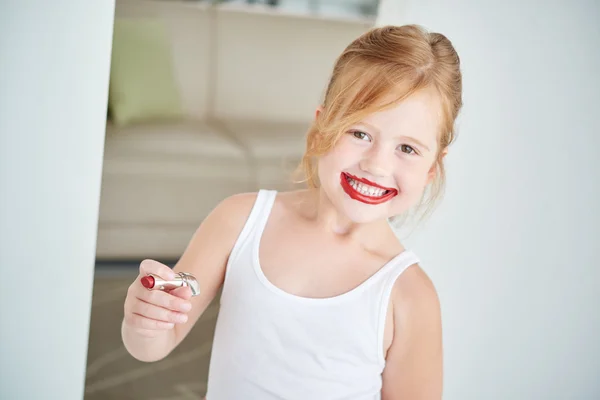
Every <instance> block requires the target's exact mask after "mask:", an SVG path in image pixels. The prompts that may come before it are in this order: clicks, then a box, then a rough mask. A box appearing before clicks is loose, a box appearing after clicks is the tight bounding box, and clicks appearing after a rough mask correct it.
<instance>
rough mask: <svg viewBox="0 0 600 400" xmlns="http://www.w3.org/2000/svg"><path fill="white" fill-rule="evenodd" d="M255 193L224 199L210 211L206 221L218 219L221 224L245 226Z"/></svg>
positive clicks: (256, 194)
mask: <svg viewBox="0 0 600 400" xmlns="http://www.w3.org/2000/svg"><path fill="white" fill-rule="evenodd" d="M257 196H258V193H257V192H247V193H238V194H234V195H231V196H229V197H226V198H225V199H223V200H221V202H220V203H219V204H217V206H216V207H215V208H214V209H213V210H212V211H211V213H210V214H209V216H208V217H207V219H208V218H209V217H210V218H211V219H215V217H218V219H219V221H220V222H221V223H226V224H227V225H230V226H239V225H240V224H242V225H243V224H245V222H246V220H247V219H248V216H249V215H250V212H251V211H252V208H253V207H254V203H255V202H256V198H257Z"/></svg>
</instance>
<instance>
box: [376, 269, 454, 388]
mask: <svg viewBox="0 0 600 400" xmlns="http://www.w3.org/2000/svg"><path fill="white" fill-rule="evenodd" d="M391 301H392V307H393V310H394V311H393V318H394V336H393V340H392V344H391V346H390V348H389V350H388V352H387V359H386V367H385V369H384V371H383V388H382V391H381V395H382V400H404V399H410V400H440V399H441V398H442V380H443V379H442V376H443V362H442V361H443V357H442V324H441V312H440V303H439V299H438V296H437V293H436V290H435V287H434V286H433V283H432V282H431V280H430V279H429V277H428V276H427V275H426V274H425V272H424V271H423V270H422V269H421V268H420V267H418V266H417V267H416V268H415V267H411V268H409V269H408V270H406V271H405V272H404V273H403V274H402V275H401V277H400V278H399V279H398V280H397V281H396V284H395V286H394V289H393V291H392V300H391Z"/></svg>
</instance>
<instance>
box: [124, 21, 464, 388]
mask: <svg viewBox="0 0 600 400" xmlns="http://www.w3.org/2000/svg"><path fill="white" fill-rule="evenodd" d="M461 96H462V78H461V72H460V65H459V57H458V55H457V53H456V52H455V50H454V48H453V46H452V44H451V43H450V41H449V40H448V39H447V38H446V37H445V36H443V35H441V34H439V33H428V32H426V31H424V30H423V29H422V28H420V27H417V26H412V25H411V26H401V27H396V26H386V27H380V28H374V29H372V30H370V31H369V32H367V33H365V34H364V35H362V36H361V37H359V38H358V39H356V40H355V41H354V42H352V43H351V44H350V45H349V46H348V47H347V48H346V49H345V51H344V52H343V53H342V54H341V56H340V57H339V58H338V60H337V62H336V64H335V67H334V70H333V74H332V77H331V81H330V83H329V85H328V87H327V91H326V93H325V98H324V101H323V102H322V105H321V106H319V107H318V109H317V111H316V116H315V119H314V123H313V125H312V126H311V128H310V130H309V132H308V134H307V147H306V153H305V155H304V158H303V162H302V167H303V168H302V169H303V171H304V173H305V174H306V181H307V182H308V186H309V188H308V189H306V190H298V191H291V192H282V193H276V192H275V191H272V190H261V191H259V192H258V193H244V194H239V195H235V196H232V197H230V198H227V199H224V200H223V201H222V202H221V203H220V204H219V205H218V206H217V207H216V208H215V209H214V210H213V211H212V213H211V214H210V215H209V216H208V217H207V218H206V219H205V220H204V221H203V223H202V224H201V225H200V227H199V228H198V230H197V232H196V233H195V235H194V237H193V238H192V239H191V241H190V243H189V245H188V247H187V249H186V251H185V252H184V254H183V255H182V257H181V259H180V261H179V262H178V263H177V265H176V266H175V268H174V271H173V270H171V269H170V268H169V267H167V266H165V265H162V264H160V263H158V262H156V261H152V260H145V261H144V262H142V263H141V266H140V276H145V275H146V274H147V273H154V274H157V275H159V276H161V277H163V278H166V279H172V278H173V277H174V275H175V272H178V271H182V272H189V273H191V274H193V275H195V276H196V278H197V279H198V281H199V282H200V289H201V294H200V295H199V296H196V297H193V298H192V297H191V293H190V291H189V289H188V288H179V289H176V290H173V291H171V292H163V291H157V290H155V291H149V290H147V289H145V288H144V287H143V286H142V285H141V284H140V277H138V278H137V279H136V280H135V281H134V282H133V283H132V285H131V286H130V288H129V291H128V294H127V298H126V300H125V317H124V321H123V326H122V336H123V341H124V344H125V346H126V348H127V350H128V351H129V352H130V353H131V354H132V355H133V357H135V358H137V359H139V360H143V361H155V360H159V359H162V358H163V357H165V356H167V355H168V354H169V353H170V352H171V351H172V350H173V349H174V348H175V347H176V346H177V345H178V344H179V343H180V342H181V341H182V340H183V339H184V338H185V337H186V335H187V334H188V332H189V331H190V329H191V328H192V327H193V325H194V323H195V322H196V321H197V320H198V318H199V317H200V315H201V314H202V312H203V311H204V310H205V309H206V307H207V306H208V305H209V303H210V302H211V301H212V300H213V298H214V297H215V295H216V294H217V293H218V291H219V290H220V289H221V288H222V295H221V304H220V312H219V317H218V322H217V328H216V333H215V339H214V344H213V348H212V356H211V361H210V372H209V377H208V390H207V399H208V400H241V399H261V400H262V399H264V400H270V399H302V400H327V399H351V400H363V399H385V400H392V399H408V400H419V399H428V400H429V399H440V398H441V394H442V364H443V363H442V331H441V317H440V306H439V302H438V297H437V294H436V291H435V288H434V285H433V284H432V282H431V281H430V279H429V278H428V277H427V275H426V274H425V272H423V270H422V269H421V267H420V266H419V264H418V261H419V260H418V258H417V256H416V255H415V254H414V253H412V252H411V251H410V250H408V249H405V248H404V247H403V246H402V244H401V243H400V242H399V240H398V238H397V235H395V233H394V231H393V230H392V229H391V227H390V221H391V220H392V219H393V218H396V217H398V216H402V215H406V213H408V212H409V210H410V209H412V208H413V206H416V207H419V206H422V205H424V204H425V202H426V200H427V201H428V202H429V203H431V204H432V202H433V200H435V198H436V197H438V196H439V195H440V194H441V188H442V184H443V182H444V176H445V175H444V164H443V158H444V156H445V155H446V153H447V151H448V146H449V145H450V144H451V142H452V141H453V139H454V128H453V126H454V121H455V119H456V117H457V114H458V113H459V110H460V108H461V105H462V100H461ZM199 378H200V377H199Z"/></svg>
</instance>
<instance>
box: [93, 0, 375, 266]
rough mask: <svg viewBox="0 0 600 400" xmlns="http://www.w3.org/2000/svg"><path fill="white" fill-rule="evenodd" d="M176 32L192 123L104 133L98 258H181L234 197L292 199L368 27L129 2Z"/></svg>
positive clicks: (127, 11)
mask: <svg viewBox="0 0 600 400" xmlns="http://www.w3.org/2000/svg"><path fill="white" fill-rule="evenodd" d="M115 18H116V20H119V19H124V18H126V19H131V18H133V19H136V18H140V19H152V20H156V21H160V22H161V23H163V24H164V26H165V27H166V29H167V32H168V36H169V42H170V45H171V49H172V53H171V54H172V64H173V68H174V70H175V78H176V81H177V87H178V90H179V95H180V98H181V102H182V107H183V109H184V112H185V115H184V116H183V117H182V118H179V119H176V120H169V121H141V122H137V123H134V124H129V125H125V126H117V125H115V124H113V123H111V122H110V121H109V122H108V123H107V134H106V142H105V153H104V168H103V176H102V190H101V199H100V216H99V224H98V240H97V258H98V259H99V260H126V259H131V260H139V259H142V258H145V257H153V258H158V259H163V260H165V259H177V258H178V257H179V256H180V255H181V252H182V251H183V250H184V249H185V246H186V245H187V243H188V241H189V239H190V237H191V236H192V234H193V233H194V231H195V229H196V228H197V226H198V225H199V224H200V223H201V221H202V219H203V218H204V217H205V216H206V215H207V214H208V213H209V212H210V211H211V210H212V208H213V207H214V206H215V205H216V204H217V203H218V202H219V201H220V200H222V199H223V198H225V197H226V196H229V195H232V194H234V193H239V192H244V191H255V190H258V189H259V188H271V189H277V190H287V189H290V188H292V187H294V185H293V184H292V179H291V173H292V172H293V169H294V168H295V167H296V165H297V164H298V162H299V160H300V157H301V155H302V152H303V151H304V135H305V132H306V129H307V127H308V126H309V124H310V120H311V118H312V116H313V115H314V110H315V107H316V106H317V105H318V102H319V100H320V98H321V95H322V92H323V90H324V88H325V84H326V82H327V79H328V77H329V73H330V70H331V67H332V65H333V62H334V61H335V58H336V56H337V55H338V54H339V52H340V51H341V50H342V49H343V48H344V47H345V46H346V45H347V44H348V43H349V42H350V41H351V40H352V39H354V38H355V37H356V36H358V35H359V34H360V33H362V32H364V31H365V30H366V29H368V28H369V27H370V26H371V22H370V21H352V20H331V19H329V20H328V19H323V18H309V17H307V16H297V15H284V14H277V13H272V12H271V13H270V12H260V10H259V11H258V12H252V10H250V11H249V10H246V9H242V8H232V7H228V6H227V5H224V6H222V7H219V8H214V7H208V6H204V5H202V4H200V3H195V2H183V1H182V2H180V1H152V0H135V1H134V0H121V1H117V6H116V14H115Z"/></svg>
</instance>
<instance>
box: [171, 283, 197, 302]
mask: <svg viewBox="0 0 600 400" xmlns="http://www.w3.org/2000/svg"><path fill="white" fill-rule="evenodd" d="M169 294H172V295H173V296H176V297H179V298H180V299H184V300H189V299H191V298H192V289H190V288H189V287H187V286H184V287H180V288H177V289H173V290H171V291H169Z"/></svg>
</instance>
